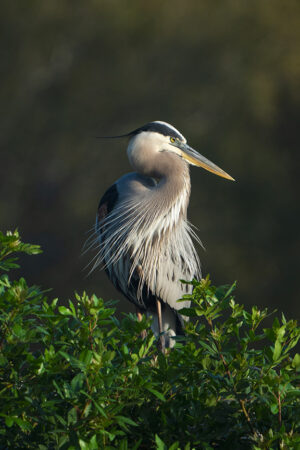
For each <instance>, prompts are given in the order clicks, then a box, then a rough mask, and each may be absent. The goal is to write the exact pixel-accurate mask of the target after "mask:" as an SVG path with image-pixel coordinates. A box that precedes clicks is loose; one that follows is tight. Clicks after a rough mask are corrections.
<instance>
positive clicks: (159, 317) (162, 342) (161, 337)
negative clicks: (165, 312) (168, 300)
mask: <svg viewBox="0 0 300 450" xmlns="http://www.w3.org/2000/svg"><path fill="white" fill-rule="evenodd" d="M156 312H157V320H158V330H159V340H160V350H161V352H162V353H165V337H164V335H163V334H162V333H163V326H162V314H161V302H160V300H158V298H157V299H156Z"/></svg>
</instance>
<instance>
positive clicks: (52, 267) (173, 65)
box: [0, 0, 300, 318]
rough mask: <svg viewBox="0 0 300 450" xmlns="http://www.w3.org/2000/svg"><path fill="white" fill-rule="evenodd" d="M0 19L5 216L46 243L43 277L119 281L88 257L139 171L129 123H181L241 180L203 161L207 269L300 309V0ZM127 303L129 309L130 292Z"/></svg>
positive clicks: (198, 218) (200, 218)
mask: <svg viewBox="0 0 300 450" xmlns="http://www.w3.org/2000/svg"><path fill="white" fill-rule="evenodd" d="M1 10H2V12H1V16H0V34H1V40H0V46H1V62H0V65H1V69H2V70H1V79H2V80H1V84H0V105H1V113H2V114H1V117H2V118H1V131H0V146H1V159H0V180H1V190H0V219H1V220H0V229H1V230H2V231H6V230H7V229H15V228H16V227H18V228H19V231H20V233H21V235H22V237H23V239H24V240H25V241H28V242H32V243H38V244H40V245H41V246H42V248H43V250H44V253H43V254H41V255H39V256H36V257H30V258H29V257H24V259H23V265H24V270H23V271H22V273H23V274H24V275H25V277H26V278H27V279H28V281H29V282H30V283H35V284H38V285H41V286H43V287H44V288H48V287H52V288H53V290H52V293H51V294H50V296H59V297H60V298H64V299H66V298H70V297H72V296H73V291H74V290H77V291H79V292H81V291H82V290H83V289H84V290H87V291H88V292H89V293H92V292H95V293H96V294H97V295H98V296H102V297H103V298H105V299H110V298H114V299H118V298H120V297H121V296H120V294H119V293H118V292H117V291H115V290H114V288H113V287H112V285H111V284H110V283H109V282H108V281H107V280H106V276H105V274H104V273H102V272H100V271H97V272H94V273H92V274H91V275H89V276H87V274H88V270H87V269H85V266H86V265H87V264H88V262H89V260H90V259H91V258H92V256H93V255H92V254H89V255H85V256H81V253H82V246H83V244H84V241H85V240H86V238H87V236H88V235H87V234H86V232H87V231H88V230H89V229H90V228H91V227H92V226H93V224H94V220H95V214H96V209H97V205H98V202H99V199H100V198H101V196H102V194H103V193H104V191H105V190H106V188H107V187H109V186H110V185H111V184H112V183H113V182H114V181H115V180H116V179H117V178H119V177H120V176H121V175H122V174H124V173H126V172H129V171H131V168H130V166H129V163H128V161H127V157H126V141H124V140H114V141H101V140H97V139H95V136H97V135H99V134H100V135H101V134H102V135H111V134H121V133H126V132H128V131H130V130H132V129H135V128H137V127H139V126H141V125H143V124H144V123H146V122H149V121H152V120H164V121H167V122H170V123H171V124H173V125H174V126H175V127H176V128H178V129H179V130H180V131H181V132H182V133H183V134H184V135H185V136H186V137H187V139H188V142H189V144H190V145H191V146H193V147H194V148H196V149H197V150H198V151H200V152H201V153H202V154H203V155H205V156H206V157H207V158H209V159H211V160H212V161H214V162H215V163H216V164H218V165H220V166H221V167H222V168H223V169H224V170H225V171H227V172H229V173H230V174H231V175H232V176H233V177H234V178H235V179H236V180H237V181H236V182H235V183H233V182H229V181H226V180H224V179H222V178H219V177H216V176H214V175H212V174H210V173H208V172H205V171H203V170H202V169H198V168H192V169H191V177H192V196H191V202H190V207H189V213H188V215H189V220H190V221H191V222H192V223H193V224H194V225H196V226H197V227H198V229H199V231H198V234H199V236H200V238H201V240H202V242H203V244H204V246H205V248H206V250H205V251H204V250H203V249H201V248H199V254H200V259H201V261H202V268H203V275H206V274H207V273H209V274H210V275H211V278H212V280H213V282H214V283H216V284H225V283H231V282H233V281H234V280H237V282H238V289H237V294H238V301H239V302H240V303H244V304H248V305H253V304H257V305H259V306H260V307H265V306H270V307H271V308H272V309H273V308H274V307H277V308H278V309H279V310H280V311H284V312H285V313H286V315H287V317H289V318H291V317H294V318H296V316H299V310H300V304H299V280H298V276H299V255H300V241H299V215H300V214H299V170H298V169H299V157H298V153H299V143H300V140H299V122H300V2H299V1H297V0H295V1H293V0H289V1H286V2H282V1H281V0H273V1H272V2H270V1H261V0H252V1H251V2H247V1H242V0H240V1H237V0H235V1H233V0H222V1H217V2H214V4H213V6H212V2H211V1H209V0H202V1H199V0H189V1H186V2H183V1H182V0H180V1H179V0H173V1H169V0H166V1H164V2H162V1H158V0H152V1H149V2H141V1H139V0H127V1H126V0H124V1H120V0H85V1H84V2H83V1H76V0H73V1H62V0H51V1H44V2H41V1H38V0H27V1H26V2H21V1H17V2H12V1H8V0H4V2H2V6H1ZM119 308H121V309H122V310H125V308H126V309H127V310H128V304H127V302H125V301H124V302H122V303H120V304H119Z"/></svg>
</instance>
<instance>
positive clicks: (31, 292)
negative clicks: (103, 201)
mask: <svg viewBox="0 0 300 450" xmlns="http://www.w3.org/2000/svg"><path fill="white" fill-rule="evenodd" d="M39 251H40V250H39V247H38V246H33V245H28V244H23V243H22V242H21V241H20V238H19V235H18V233H17V232H14V233H7V234H6V235H4V234H2V233H0V270H1V271H2V274H1V278H0V316H1V319H0V320H1V322H0V327H1V335H0V405H1V407H0V448H1V449H6V448H9V449H17V448H24V449H25V448H35V449H36V448H38V449H40V450H43V449H53V448H55V449H56V448H57V449H58V448H59V449H91V450H92V449H98V448H100V449H101V448H106V449H110V448H111V449H116V448H117V449H137V448H140V449H150V448H157V449H160V450H162V449H172V450H175V449H179V448H180V449H186V450H188V449H192V448H196V449H213V448H219V449H231V450H233V449H247V448H249V449H250V448H252V449H272V448H273V449H277V448H282V449H299V448H300V433H299V428H300V400H299V398H300V397H299V396H300V389H299V378H300V377H299V375H300V356H299V355H298V354H295V355H294V356H291V350H292V349H293V348H294V347H295V346H296V344H297V341H298V340H299V337H300V330H299V328H297V324H296V322H295V321H293V320H290V321H287V320H286V319H285V318H284V316H282V318H281V319H280V320H279V319H278V318H275V319H274V320H273V325H272V326H271V327H270V328H263V327H262V322H263V321H264V320H265V319H266V317H267V316H268V314H267V311H266V310H264V311H259V309H258V308H256V307H254V308H252V311H251V312H248V311H246V310H245V309H244V307H243V306H241V305H238V304H237V303H235V301H234V299H233V290H234V285H233V286H231V287H230V288H225V287H219V288H216V287H213V286H211V284H210V281H209V279H208V278H207V279H205V280H201V281H200V282H197V281H193V285H194V293H193V295H192V296H191V297H190V298H191V300H192V302H193V303H192V307H191V308H190V309H188V310H187V309H184V310H183V312H184V314H186V315H188V316H190V317H192V318H193V319H194V320H192V321H190V322H189V323H188V324H187V326H186V337H185V338H184V339H182V338H181V339H180V338H177V343H176V347H175V348H174V349H173V350H171V351H169V352H168V353H167V354H166V355H163V354H161V353H159V352H158V351H157V347H156V343H155V339H154V337H153V335H152V332H151V330H150V328H149V321H148V320H146V319H145V318H144V319H143V320H142V322H138V321H137V319H136V317H135V316H134V315H131V314H129V315H124V318H123V319H122V320H121V321H118V320H117V318H116V317H115V315H114V308H113V304H112V303H105V304H104V302H103V300H101V299H99V298H98V297H96V296H95V295H92V296H88V295H87V294H86V293H83V294H82V295H81V296H79V295H77V294H76V295H75V299H74V300H73V301H69V303H68V307H66V306H62V305H60V304H59V302H58V300H53V301H48V300H47V298H46V297H45V293H44V292H43V291H41V290H40V289H39V288H38V287H36V286H33V287H29V286H28V285H27V283H26V281H25V280H24V279H23V278H21V279H20V280H16V281H11V280H10V279H9V277H8V275H7V273H6V272H7V271H8V270H9V269H11V268H14V267H16V265H17V264H16V262H15V260H16V258H15V257H14V256H13V254H15V252H26V253H28V254H34V253H38V252H39ZM144 329H147V337H146V338H145V340H144V341H143V340H142V339H141V337H140V335H141V332H142V330H144Z"/></svg>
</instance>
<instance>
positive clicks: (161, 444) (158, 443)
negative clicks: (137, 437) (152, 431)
mask: <svg viewBox="0 0 300 450" xmlns="http://www.w3.org/2000/svg"><path fill="white" fill-rule="evenodd" d="M155 443H156V449H157V450H166V449H167V446H166V444H165V443H164V442H163V441H162V440H161V439H160V437H159V436H158V435H157V434H156V435H155Z"/></svg>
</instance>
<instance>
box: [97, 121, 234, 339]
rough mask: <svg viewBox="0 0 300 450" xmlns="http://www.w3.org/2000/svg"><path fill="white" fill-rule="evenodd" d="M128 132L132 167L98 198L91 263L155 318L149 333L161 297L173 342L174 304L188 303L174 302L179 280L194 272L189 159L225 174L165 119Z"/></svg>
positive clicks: (181, 287) (176, 329) (182, 288)
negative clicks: (189, 216) (191, 145)
mask: <svg viewBox="0 0 300 450" xmlns="http://www.w3.org/2000/svg"><path fill="white" fill-rule="evenodd" d="M127 136H128V137H129V138H130V140H129V144H128V148H127V154H128V158H129V161H130V163H131V165H132V166H133V168H134V170H135V172H132V173H129V174H127V175H124V176H123V177H121V178H120V179H119V180H117V181H116V182H115V183H114V184H113V185H112V186H111V187H110V188H109V189H108V190H107V191H106V193H105V194H104V196H103V197H102V199H101V201H100V204H99V207H98V214H97V220H96V245H97V248H98V254H97V258H96V261H95V263H94V267H97V266H98V265H99V264H102V265H103V266H104V267H105V270H106V273H107V274H108V276H109V278H110V280H111V281H112V282H113V284H114V285H115V286H116V288H117V289H118V290H119V291H121V292H122V293H123V294H124V295H125V297H126V298H127V299H128V300H129V301H131V302H132V303H134V304H135V305H136V306H137V307H138V308H139V310H140V311H143V312H146V313H147V314H148V315H152V316H153V317H154V320H153V326H152V328H153V331H154V332H155V334H158V326H157V323H158V322H157V320H156V315H157V311H158V310H157V308H156V307H157V304H158V303H160V304H161V305H162V328H163V331H164V332H165V336H166V345H167V346H173V340H172V339H170V337H171V336H174V335H175V334H178V333H180V332H181V328H182V322H183V320H182V317H181V316H180V314H179V313H178V310H179V309H181V308H183V307H188V306H189V304H190V302H189V301H188V300H186V301H185V302H183V303H178V302H177V300H178V299H180V298H181V297H182V296H183V294H185V293H190V292H191V289H192V287H191V285H188V284H183V283H181V281H180V280H182V279H184V280H191V279H193V278H195V277H196V278H199V277H201V271H200V263H199V259H198V255H197V252H196V250H195V248H194V244H193V240H192V238H195V239H197V236H196V235H195V233H194V232H193V230H192V229H191V226H190V225H189V223H188V221H187V207H188V203H189V197H190V189H191V184H190V174H189V164H191V163H192V164H197V165H201V166H203V167H205V168H207V169H208V170H211V171H214V172H215V173H218V174H221V176H226V177H228V178H230V177H229V175H227V174H226V173H225V172H223V171H222V170H221V169H219V168H218V167H217V166H215V165H214V164H213V163H210V161H208V160H206V159H205V158H204V157H202V156H201V155H199V154H198V153H196V152H195V151H194V150H193V149H191V148H190V147H189V146H187V144H186V139H185V138H184V137H183V136H182V134H181V133H180V132H179V131H178V130H176V129H175V128H174V127H173V126H171V125H169V124H166V123H165V122H150V123H149V124H146V125H144V126H143V127H141V128H138V129H137V130H135V131H133V132H131V133H129V134H128V135H127ZM195 161H196V163H195ZM198 162H199V164H198ZM206 166H208V167H206ZM224 174H225V175H224Z"/></svg>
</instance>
